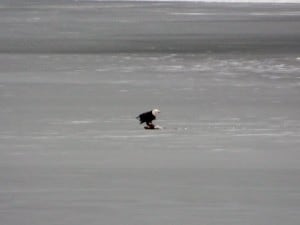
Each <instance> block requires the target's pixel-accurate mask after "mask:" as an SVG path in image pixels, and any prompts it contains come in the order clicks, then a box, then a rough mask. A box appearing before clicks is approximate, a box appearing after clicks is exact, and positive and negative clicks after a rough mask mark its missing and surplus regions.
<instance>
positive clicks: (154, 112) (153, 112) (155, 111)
mask: <svg viewBox="0 0 300 225" xmlns="http://www.w3.org/2000/svg"><path fill="white" fill-rule="evenodd" d="M159 113H160V111H159V109H153V110H152V115H153V116H155V117H156V116H157V115H158V114H159Z"/></svg>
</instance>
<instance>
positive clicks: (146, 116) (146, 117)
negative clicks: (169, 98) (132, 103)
mask: <svg viewBox="0 0 300 225" xmlns="http://www.w3.org/2000/svg"><path fill="white" fill-rule="evenodd" d="M159 113H160V111H159V109H153V110H150V111H148V112H144V113H142V114H140V115H138V116H137V117H136V118H137V119H138V120H140V124H142V123H146V124H147V126H145V127H144V128H145V129H155V125H154V124H153V123H152V121H153V120H155V119H156V117H157V115H158V114H159Z"/></svg>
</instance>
